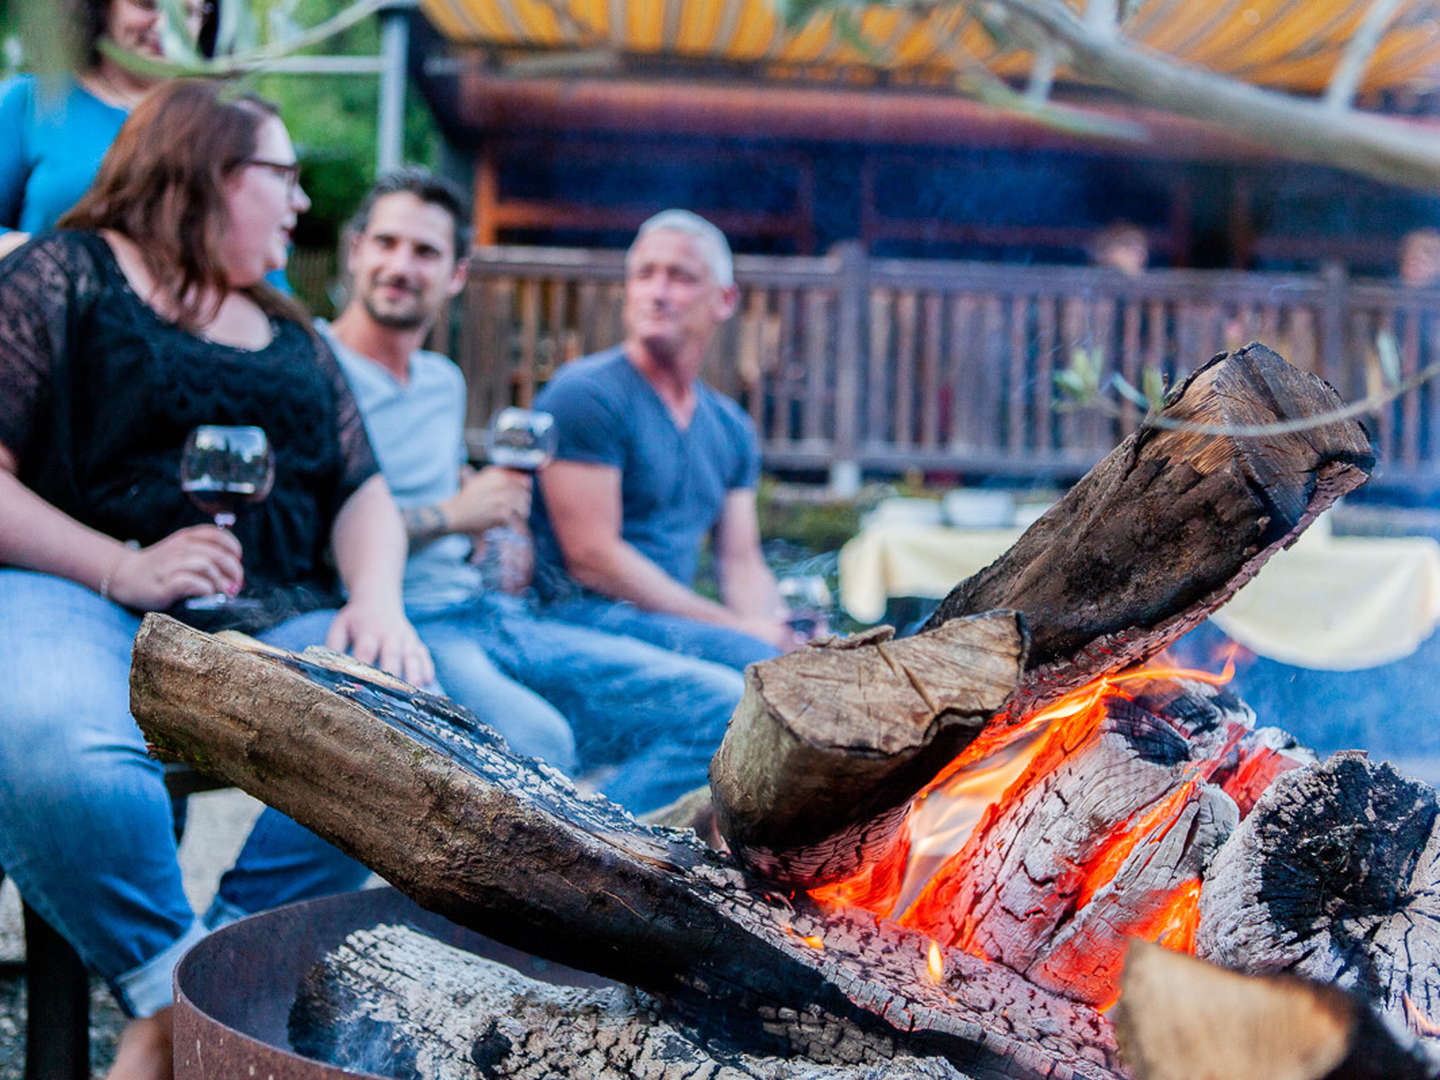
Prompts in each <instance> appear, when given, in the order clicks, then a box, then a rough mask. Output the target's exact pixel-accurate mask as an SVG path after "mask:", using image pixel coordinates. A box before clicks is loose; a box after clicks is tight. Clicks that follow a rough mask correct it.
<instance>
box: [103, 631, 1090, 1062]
mask: <svg viewBox="0 0 1440 1080" xmlns="http://www.w3.org/2000/svg"><path fill="white" fill-rule="evenodd" d="M131 710H132V712H133V713H134V715H135V717H136V719H137V720H138V721H139V723H140V726H141V728H142V729H143V730H144V732H145V734H146V735H147V737H148V738H149V739H150V740H151V741H152V743H154V744H155V745H156V746H157V747H160V748H161V749H163V750H165V751H166V752H168V753H171V754H174V755H176V756H179V757H181V758H183V759H184V760H186V761H188V762H190V763H191V764H193V765H195V766H196V767H198V768H202V769H204V770H205V771H206V772H208V773H210V774H212V775H216V776H220V777H222V778H224V779H226V780H228V781H229V782H230V783H232V784H235V785H237V786H239V787H241V788H243V789H244V790H246V791H248V792H249V793H251V794H252V795H255V796H256V797H258V798H260V799H262V800H263V801H265V802H266V803H268V804H269V805H271V806H274V807H276V808H277V809H279V810H281V811H283V812H284V813H287V814H289V815H290V816H292V817H293V818H295V819H296V820H297V821H299V822H301V823H302V824H304V825H306V826H308V827H310V828H312V829H314V830H315V831H316V832H318V833H319V834H320V835H322V836H324V837H326V838H327V839H330V840H331V841H333V842H335V843H336V844H338V845H339V846H340V847H341V848H342V849H343V850H345V851H347V852H349V853H350V854H352V855H355V856H356V857H358V858H360V859H361V860H362V861H364V862H365V863H366V864H368V865H369V866H371V867H373V868H374V869H376V870H377V871H379V872H380V873H381V874H382V875H384V876H385V877H386V878H387V879H388V880H390V881H391V882H392V883H393V884H395V885H396V886H397V887H399V888H401V889H402V890H403V891H405V892H406V893H408V894H409V895H410V896H412V897H414V898H415V899H416V900H417V901H418V902H419V903H421V904H422V905H423V906H425V907H428V908H430V909H431V910H434V911H437V912H439V913H441V914H443V915H445V916H447V917H448V918H450V919H452V920H453V921H455V922H458V923H460V924H462V925H466V926H471V927H474V928H476V929H479V930H481V931H482V932H484V933H486V934H487V935H489V936H490V937H493V938H496V939H497V940H500V941H503V942H505V943H506V944H510V945H513V946H515V947H517V948H522V949H526V950H527V951H529V952H532V953H535V954H537V955H540V956H544V957H548V958H550V959H554V960H557V961H560V962H562V963H566V964H568V965H570V966H571V967H575V968H580V969H582V970H586V971H592V972H595V973H597V974H601V975H606V976H608V977H611V978H615V979H618V980H621V981H624V982H628V983H633V984H634V985H636V986H638V987H641V988H642V989H646V990H649V991H651V992H655V993H663V994H665V995H667V996H668V997H669V998H670V999H671V1000H674V1001H693V1002H695V1003H696V1005H697V1007H698V1008H707V1009H715V1010H717V1012H720V1013H722V1014H723V1015H725V1016H727V1017H729V1020H728V1021H727V1023H728V1024H729V1025H730V1027H731V1030H732V1033H733V1035H734V1037H735V1038H737V1039H739V1038H741V1036H743V1037H744V1038H745V1039H746V1040H747V1041H748V1042H750V1043H751V1044H752V1045H758V1046H761V1047H765V1046H767V1043H768V1044H769V1051H770V1052H772V1053H775V1054H777V1055H780V1056H787V1055H790V1054H794V1053H804V1054H806V1055H807V1056H811V1055H813V1054H816V1053H823V1054H824V1055H825V1061H826V1062H827V1063H833V1064H856V1065H859V1064H876V1063H879V1062H881V1061H882V1060H886V1059H888V1058H889V1057H893V1056H894V1054H896V1053H906V1052H909V1053H914V1054H916V1055H917V1056H922V1057H923V1056H933V1055H939V1056H943V1057H944V1058H946V1060H948V1061H950V1062H951V1063H952V1064H953V1065H955V1066H956V1068H959V1069H962V1070H964V1071H965V1072H967V1073H969V1074H971V1075H972V1076H974V1077H976V1078H989V1077H1006V1078H1012V1080H1013V1078H1015V1077H1046V1078H1049V1080H1064V1078H1066V1077H1094V1078H1104V1077H1110V1076H1113V1075H1114V1073H1113V1066H1114V1059H1113V1053H1114V1043H1113V1039H1112V1037H1111V1033H1110V1030H1109V1026H1108V1025H1107V1024H1106V1023H1105V1021H1104V1019H1103V1018H1102V1017H1101V1016H1100V1015H1099V1014H1098V1013H1096V1012H1095V1011H1094V1010H1091V1009H1089V1008H1086V1007H1084V1006H1081V1005H1076V1004H1074V1003H1072V1002H1067V1001H1065V1000H1063V999H1061V998H1059V997H1057V996H1055V995H1052V994H1049V993H1048V992H1046V991H1044V990H1042V989H1040V988H1038V987H1035V986H1033V985H1031V984H1029V983H1027V982H1025V981H1024V980H1023V979H1021V978H1019V977H1018V976H1016V975H1014V973H1012V972H1009V971H1006V970H1005V969H1003V968H999V967H995V966H993V965H988V964H986V963H984V962H983V961H981V960H979V959H977V958H974V957H969V956H965V955H963V954H959V953H952V954H950V955H949V956H947V957H945V961H944V969H943V973H942V977H941V979H940V980H939V981H935V980H933V979H932V978H931V977H930V976H929V975H928V974H927V971H928V965H927V955H928V945H929V943H928V942H927V941H926V940H925V939H924V938H923V937H921V936H920V935H918V934H914V933H912V932H908V931H905V930H902V929H901V928H899V927H896V926H894V925H893V924H890V923H886V922H883V921H881V920H878V919H875V918H873V917H872V916H869V915H868V914H866V913H863V912H861V913H855V912H844V913H830V914H827V913H825V912H824V911H822V910H820V909H819V908H818V907H817V906H816V905H814V904H813V903H811V902H810V901H809V900H808V898H806V897H804V896H799V897H793V898H787V897H785V896H782V895H778V894H775V893H766V892H759V891H754V890H752V889H751V888H750V886H749V884H748V883H747V881H746V880H745V878H744V877H743V875H742V874H740V873H739V872H738V871H737V870H736V869H735V868H734V867H733V866H732V865H731V864H730V863H729V862H728V861H727V860H725V859H723V858H722V857H720V856H718V855H717V854H716V853H714V852H712V851H710V850H709V849H708V848H706V847H705V846H704V845H703V844H702V843H700V841H699V840H698V839H697V838H696V837H695V835H694V834H693V833H690V832H682V831H680V830H673V829H659V828H650V827H646V826H642V825H639V824H637V823H636V822H635V821H634V820H633V819H632V818H630V817H629V816H628V815H626V814H625V813H624V812H623V811H621V810H620V809H619V808H618V807H616V806H614V805H613V804H611V803H609V802H608V801H606V800H604V799H603V798H599V797H589V798H586V797H583V796H580V795H579V794H577V793H576V791H575V790H574V788H573V787H572V786H571V785H570V783H569V781H568V780H566V779H565V778H564V777H563V776H561V775H560V774H559V773H557V772H555V771H554V770H552V769H550V768H548V767H546V766H544V765H542V764H539V763H536V762H526V761H520V760H517V759H516V758H514V757H513V756H512V755H511V754H510V753H509V752H508V751H507V750H506V748H505V746H504V744H503V741H502V740H501V739H500V737H499V736H498V735H496V734H495V733H494V732H493V731H491V730H490V729H488V728H486V727H484V725H483V724H480V723H479V721H477V720H476V719H475V718H474V717H473V716H472V715H470V714H468V713H465V712H463V711H461V710H457V709H456V708H455V707H454V706H453V705H451V704H450V703H449V702H447V701H444V700H443V699H437V698H434V697H431V696H429V695H426V694H422V693H420V692H419V691H414V690H412V689H409V688H405V689H397V688H396V687H394V686H387V685H379V684H376V683H374V682H371V681H369V680H367V679H364V678H361V677H358V676H357V675H356V674H354V673H353V672H352V671H350V670H338V671H337V670H333V669H331V668H330V667H327V666H325V665H324V664H323V663H317V662H315V661H314V660H313V659H308V660H307V659H306V658H305V657H293V656H288V655H287V656H285V657H283V658H276V657H273V656H267V655H257V654H254V653H250V652H247V651H245V650H242V649H238V648H235V647H233V646H231V645H227V644H225V643H223V642H219V641H216V640H215V639H214V638H212V637H210V636H208V635H205V634H201V633H199V632H197V631H194V630H191V629H189V628H188V627H185V626H184V625H182V624H180V623H178V622H176V621H174V620H173V619H168V618H166V617H164V616H160V615H150V616H147V617H146V619H145V621H144V623H143V625H142V627H141V630H140V633H139V635H138V636H137V638H136V643H135V652H134V663H133V667H132V672H131ZM795 1002H806V1003H808V1005H809V1006H811V1007H812V1008H813V1009H814V1010H815V1012H814V1015H815V1016H816V1017H824V1018H825V1023H824V1025H823V1028H822V1029H821V1030H820V1031H819V1033H818V1034H817V1033H816V1032H815V1031H807V1032H806V1033H805V1039H806V1041H805V1042H804V1044H803V1045H800V1046H785V1045H777V1044H779V1043H780V1042H781V1041H782V1040H783V1039H784V1038H786V1037H788V1035H789V1033H788V1032H773V1031H770V1030H768V1029H767V1026H766V1022H765V1019H764V1012H765V1011H766V1010H769V1009H774V1008H782V1007H793V1004H794V1003H795ZM852 1035H853V1037H851V1036H852Z"/></svg>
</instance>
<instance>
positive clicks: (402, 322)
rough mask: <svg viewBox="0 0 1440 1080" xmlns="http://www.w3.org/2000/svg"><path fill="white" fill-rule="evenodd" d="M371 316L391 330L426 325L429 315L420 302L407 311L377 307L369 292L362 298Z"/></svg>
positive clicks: (412, 328) (361, 301) (362, 302)
mask: <svg viewBox="0 0 1440 1080" xmlns="http://www.w3.org/2000/svg"><path fill="white" fill-rule="evenodd" d="M360 303H361V304H363V305H364V307H365V310H366V312H368V313H369V315H370V318H372V319H374V320H375V321H376V322H377V323H379V324H380V325H381V326H383V327H386V328H387V329H390V330H414V329H416V328H418V327H421V326H424V325H425V323H426V321H427V320H428V319H429V316H428V315H426V314H425V312H423V311H421V310H420V306H419V304H417V305H416V306H415V307H413V308H410V309H408V310H405V311H386V310H384V309H383V308H380V307H377V306H376V304H375V303H374V302H373V301H372V300H371V299H370V295H369V294H368V293H367V294H365V295H364V296H362V297H361V298H360Z"/></svg>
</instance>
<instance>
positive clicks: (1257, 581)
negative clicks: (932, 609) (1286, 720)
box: [840, 522, 1440, 671]
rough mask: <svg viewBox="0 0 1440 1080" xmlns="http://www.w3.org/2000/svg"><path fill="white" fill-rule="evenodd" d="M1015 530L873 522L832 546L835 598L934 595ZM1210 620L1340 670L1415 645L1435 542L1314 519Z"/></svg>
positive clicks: (995, 552)
mask: <svg viewBox="0 0 1440 1080" xmlns="http://www.w3.org/2000/svg"><path fill="white" fill-rule="evenodd" d="M1019 535H1020V530H1019V529H956V528H951V527H949V526H944V525H923V524H914V523H905V522H898V523H888V524H887V523H880V524H875V525H872V526H870V527H868V528H865V529H863V530H862V531H861V532H860V533H859V535H857V536H856V537H855V538H854V539H852V540H851V541H850V542H849V543H847V544H846V545H845V546H844V548H842V549H841V551H840V602H841V603H842V604H843V605H844V607H845V610H846V611H848V612H849V613H850V614H851V615H852V616H854V617H855V618H856V619H858V620H860V621H861V622H875V621H876V620H878V619H879V618H881V616H882V615H883V614H884V612H885V604H886V601H887V600H888V599H889V598H890V597H892V596H920V597H931V598H934V599H939V598H940V597H943V596H944V595H946V594H947V593H948V592H949V591H950V590H951V589H952V588H954V586H955V585H956V584H957V583H958V582H960V581H961V580H963V579H964V578H967V577H969V576H970V575H971V574H973V573H975V572H976V571H977V570H980V569H982V568H984V567H985V566H988V565H989V564H990V563H991V562H993V561H994V560H995V559H996V558H997V557H999V555H1000V554H1001V553H1003V552H1004V551H1005V550H1006V549H1007V548H1008V547H1009V546H1010V545H1011V544H1013V543H1014V542H1015V539H1016V538H1017V537H1018V536H1019ZM1212 619H1213V621H1214V622H1215V623H1216V625H1218V626H1219V627H1220V629H1221V630H1223V631H1224V632H1225V633H1226V634H1228V635H1229V636H1230V637H1231V638H1233V639H1234V640H1235V641H1238V642H1239V643H1240V644H1241V645H1244V646H1245V647H1246V648H1247V649H1251V650H1253V651H1254V652H1256V653H1259V654H1260V655H1261V656H1267V657H1270V658H1271V659H1273V660H1279V661H1281V662H1283V663H1286V664H1293V665H1295V666H1297V667H1307V668H1318V669H1322V670H1329V671H1351V670H1355V669H1358V668H1366V667H1375V666H1378V665H1380V664H1387V663H1390V662H1392V661H1394V660H1399V659H1401V658H1402V657H1405V656H1409V655H1410V654H1411V653H1412V652H1414V651H1415V650H1416V649H1417V648H1418V647H1419V645H1420V643H1421V642H1422V641H1424V640H1425V639H1426V638H1427V637H1429V636H1430V633H1431V631H1432V630H1434V629H1435V624H1436V622H1437V620H1440V544H1437V543H1436V542H1435V541H1434V540H1432V539H1430V538H1429V537H1399V538H1385V539H1374V538H1359V537H1331V536H1330V535H1328V533H1327V531H1326V530H1325V529H1324V527H1323V524H1322V523H1317V527H1312V529H1311V530H1310V531H1309V532H1307V533H1305V534H1304V535H1302V536H1301V538H1300V540H1299V541H1298V542H1297V543H1296V544H1295V545H1294V546H1293V547H1292V548H1290V549H1289V550H1288V551H1282V552H1279V553H1277V554H1276V555H1275V556H1274V557H1273V558H1272V559H1271V560H1270V561H1269V562H1268V563H1266V564H1265V566H1264V568H1262V569H1261V571H1260V573H1258V574H1257V575H1256V576H1255V578H1254V579H1253V580H1252V581H1250V582H1249V583H1248V584H1247V585H1245V586H1244V587H1243V588H1242V589H1241V590H1240V591H1239V592H1237V593H1236V594H1235V596H1234V597H1232V598H1231V600H1230V602H1229V603H1228V604H1226V605H1225V606H1224V607H1222V608H1221V609H1220V610H1219V611H1218V612H1216V613H1215V615H1213V616H1212Z"/></svg>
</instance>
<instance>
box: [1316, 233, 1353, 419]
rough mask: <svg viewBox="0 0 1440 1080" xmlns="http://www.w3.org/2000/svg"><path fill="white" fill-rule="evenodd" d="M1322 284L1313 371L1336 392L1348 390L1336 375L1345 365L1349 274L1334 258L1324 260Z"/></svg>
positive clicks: (1342, 395)
mask: <svg viewBox="0 0 1440 1080" xmlns="http://www.w3.org/2000/svg"><path fill="white" fill-rule="evenodd" d="M1320 280H1321V281H1323V282H1324V283H1325V301H1324V303H1323V304H1322V305H1321V308H1320V350H1319V351H1320V356H1319V363H1318V364H1317V365H1316V366H1317V367H1318V369H1319V370H1318V371H1316V372H1315V374H1317V375H1319V376H1320V377H1321V378H1322V379H1324V380H1325V381H1326V382H1328V383H1329V384H1330V385H1331V386H1334V387H1336V388H1337V389H1338V390H1339V391H1340V395H1341V397H1344V396H1345V395H1346V394H1348V393H1349V392H1350V390H1349V388H1348V387H1345V386H1344V385H1343V383H1342V380H1341V378H1340V374H1341V372H1343V371H1345V370H1346V368H1347V367H1348V366H1349V365H1347V364H1346V358H1345V324H1346V322H1347V321H1348V316H1349V313H1350V307H1351V304H1350V275H1349V274H1347V273H1346V272H1345V265H1344V264H1343V263H1342V262H1340V261H1339V260H1338V259H1327V260H1326V261H1325V263H1324V265H1323V266H1321V267H1320Z"/></svg>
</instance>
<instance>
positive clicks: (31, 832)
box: [0, 569, 199, 1016]
mask: <svg viewBox="0 0 1440 1080" xmlns="http://www.w3.org/2000/svg"><path fill="white" fill-rule="evenodd" d="M138 627H139V619H138V618H137V617H136V616H135V615H134V614H132V613H130V612H128V611H125V610H124V609H123V608H120V607H119V606H117V605H116V604H113V603H111V602H110V601H108V600H103V599H101V598H100V597H99V596H98V595H97V594H96V593H94V592H92V591H91V590H90V589H87V588H85V587H83V586H81V585H77V584H75V583H74V582H70V581H66V580H64V579H62V578H57V577H52V576H50V575H47V574H36V573H31V572H29V571H24V570H14V569H0V656H4V657H5V666H6V675H5V678H4V679H3V680H0V865H4V867H5V870H6V872H7V873H8V874H9V875H10V876H11V877H13V878H14V880H15V883H16V885H17V886H18V887H19V889H20V892H21V894H22V895H23V896H24V897H25V899H26V900H27V901H28V902H29V903H30V904H31V906H32V907H34V908H35V910H36V911H38V912H39V913H40V915H41V916H42V917H44V918H45V920H46V921H47V922H49V923H50V924H51V925H52V926H54V927H55V928H56V930H58V931H59V932H60V933H61V934H63V935H64V936H65V938H66V939H67V940H69V941H70V943H71V944H72V945H74V946H75V949H76V951H77V952H79V954H80V956H81V958H82V959H83V960H84V961H85V963H86V965H87V966H88V967H90V968H91V969H92V970H94V971H96V972H98V973H99V974H100V975H102V976H104V977H105V978H106V979H107V980H109V982H110V983H111V985H112V987H114V988H115V990H116V992H117V996H118V997H119V998H120V1000H121V1003H122V1005H123V1006H124V1007H125V1008H126V1009H127V1010H128V1011H129V1012H131V1013H132V1014H134V1015H141V1016H144V1015H149V1014H151V1013H153V1012H155V1011H156V1010H157V1009H159V1008H161V1007H162V1006H164V1005H167V1004H169V1002H170V994H171V990H170V982H169V970H170V968H171V967H173V964H174V961H175V960H176V959H178V957H179V952H180V951H181V950H182V949H183V948H184V946H185V945H186V944H188V942H189V941H190V940H192V939H195V938H198V936H199V927H198V924H197V922H196V920H195V917H194V914H193V913H192V912H191V910H190V905H189V902H188V901H187V900H186V898H185V891H184V889H183V888H182V886H181V878H180V868H179V864H178V863H177V861H176V853H175V837H174V834H173V831H172V830H173V819H172V815H171V810H170V799H169V797H168V795H167V794H166V791H165V786H164V781H163V778H162V774H161V766H160V763H159V762H157V761H155V760H153V759H151V758H150V757H149V756H148V755H147V754H146V751H145V742H144V738H143V737H142V736H141V734H140V730H139V728H138V727H136V725H135V722H134V720H133V719H131V717H130V712H129V671H130V648H131V644H132V642H133V639H134V636H135V631H136V629H137V628H138Z"/></svg>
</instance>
